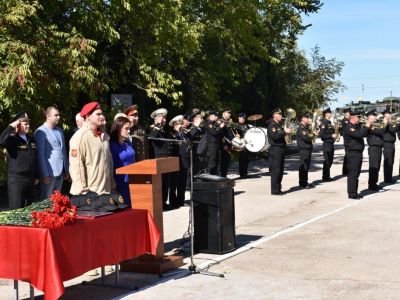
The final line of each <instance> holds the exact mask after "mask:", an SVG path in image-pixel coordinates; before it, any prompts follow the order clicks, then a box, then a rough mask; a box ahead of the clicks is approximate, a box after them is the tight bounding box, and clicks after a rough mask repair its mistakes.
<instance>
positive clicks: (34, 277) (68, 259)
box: [0, 210, 160, 299]
mask: <svg viewBox="0 0 400 300" xmlns="http://www.w3.org/2000/svg"><path fill="white" fill-rule="evenodd" d="M159 236H160V234H159V231H158V229H157V227H156V225H155V223H154V221H153V219H152V217H151V216H150V214H149V213H148V212H147V211H146V210H127V211H123V212H119V213H115V214H113V215H109V216H104V217H100V218H96V219H85V220H78V222H77V223H76V224H74V225H72V226H66V227H62V228H56V229H40V228H32V227H15V226H0V278H8V279H18V280H23V281H27V282H30V283H31V284H32V285H33V286H34V287H35V288H37V289H39V290H41V291H43V292H44V294H45V299H57V298H59V297H60V296H61V295H62V294H63V292H64V286H63V281H65V280H69V279H72V278H74V277H77V276H79V275H81V274H83V273H85V272H86V271H89V270H91V269H94V268H97V267H100V266H105V265H112V264H115V263H118V262H120V261H122V260H126V259H129V258H132V257H136V256H139V255H142V254H144V253H152V254H155V253H156V248H157V243H158V240H159Z"/></svg>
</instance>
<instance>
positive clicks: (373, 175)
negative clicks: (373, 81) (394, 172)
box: [366, 109, 387, 191]
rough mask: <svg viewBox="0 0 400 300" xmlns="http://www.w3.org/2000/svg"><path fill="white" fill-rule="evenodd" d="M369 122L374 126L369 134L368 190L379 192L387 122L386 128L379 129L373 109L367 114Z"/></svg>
mask: <svg viewBox="0 0 400 300" xmlns="http://www.w3.org/2000/svg"><path fill="white" fill-rule="evenodd" d="M366 116H367V120H368V122H369V123H371V124H372V126H371V128H370V131H369V134H368V136H367V143H368V157H369V169H368V189H369V190H372V191H379V190H380V188H379V186H378V178H379V170H380V168H381V161H382V148H383V135H384V134H385V131H386V128H385V127H386V124H387V120H386V121H385V122H386V124H384V127H382V128H379V127H378V125H377V124H375V123H376V111H375V109H372V110H370V111H368V112H367V113H366Z"/></svg>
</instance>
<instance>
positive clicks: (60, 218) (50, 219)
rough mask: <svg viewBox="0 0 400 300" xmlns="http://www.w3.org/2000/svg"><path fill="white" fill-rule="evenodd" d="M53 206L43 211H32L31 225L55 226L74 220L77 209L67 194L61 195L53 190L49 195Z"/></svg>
mask: <svg viewBox="0 0 400 300" xmlns="http://www.w3.org/2000/svg"><path fill="white" fill-rule="evenodd" d="M50 200H51V201H52V202H53V206H52V207H50V208H47V209H45V210H44V211H32V223H31V225H32V226H33V227H40V228H57V227H62V226H65V225H69V224H74V223H75V222H76V214H77V212H78V209H77V207H76V206H74V205H71V203H70V202H69V198H68V196H64V195H62V194H61V193H60V192H59V191H54V192H53V194H52V195H51V196H50Z"/></svg>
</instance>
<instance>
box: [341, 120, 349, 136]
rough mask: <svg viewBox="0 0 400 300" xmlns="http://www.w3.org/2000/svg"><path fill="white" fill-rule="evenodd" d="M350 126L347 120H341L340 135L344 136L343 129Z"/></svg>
mask: <svg viewBox="0 0 400 300" xmlns="http://www.w3.org/2000/svg"><path fill="white" fill-rule="evenodd" d="M349 124H350V121H349V120H348V119H345V118H343V120H342V122H341V125H342V129H341V134H342V135H344V128H345V127H346V126H347V125H349Z"/></svg>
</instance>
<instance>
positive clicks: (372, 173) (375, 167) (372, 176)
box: [368, 146, 382, 188]
mask: <svg viewBox="0 0 400 300" xmlns="http://www.w3.org/2000/svg"><path fill="white" fill-rule="evenodd" d="M368 157H369V169H368V187H370V188H373V187H376V186H377V185H378V178H379V170H380V169H381V161H382V146H369V147H368Z"/></svg>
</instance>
